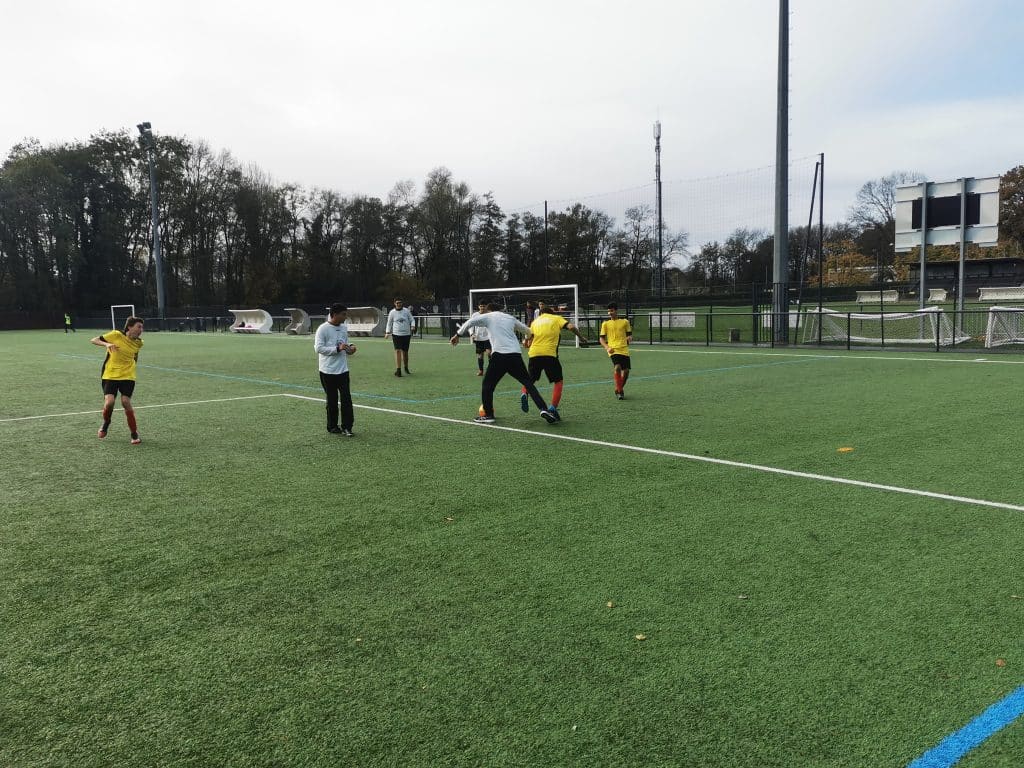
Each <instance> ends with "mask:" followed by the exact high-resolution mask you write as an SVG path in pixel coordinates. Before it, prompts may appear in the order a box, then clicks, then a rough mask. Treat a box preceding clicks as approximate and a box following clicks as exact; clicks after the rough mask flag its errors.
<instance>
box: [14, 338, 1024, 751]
mask: <svg viewBox="0 0 1024 768" xmlns="http://www.w3.org/2000/svg"><path fill="white" fill-rule="evenodd" d="M95 333H96V331H88V330H82V331H80V332H79V333H77V334H75V335H65V334H63V333H60V332H52V331H47V332H43V331H40V332H18V333H12V332H7V333H0V344H2V348H3V351H4V354H3V359H4V363H3V365H2V367H0V386H2V387H3V390H4V397H3V400H2V401H0V466H2V468H3V469H2V470H0V472H2V478H3V482H2V487H3V499H4V503H3V514H2V515H0V627H2V629H0V638H2V647H3V653H2V655H0V765H3V766H37V765H38V766H51V765H52V766H76V768H77V767H80V766H121V765H132V766H134V765H140V766H143V765H144V766H150V765H153V766H156V765H160V766H208V765H209V766H750V767H752V768H753V767H758V768H762V767H765V766H780V767H781V766H858V767H860V766H906V765H910V764H911V763H912V762H913V761H915V760H916V759H918V758H920V757H921V756H922V755H926V754H928V753H929V751H930V750H934V748H935V747H936V746H937V745H939V744H940V743H941V742H942V741H943V739H946V738H947V737H949V736H950V735H951V734H955V733H956V732H957V731H959V730H960V729H961V728H963V727H964V726H965V725H967V724H968V723H971V722H972V721H973V720H975V718H977V717H978V716H979V715H981V714H982V713H983V712H985V711H986V710H987V709H988V708H989V707H991V706H992V705H994V704H997V703H998V702H1001V701H1004V700H1006V699H1007V697H1012V696H1013V695H1014V693H1015V692H1017V691H1018V690H1019V689H1020V688H1021V686H1022V685H1024V647H1022V642H1024V641H1022V639H1021V638H1022V632H1021V630H1022V625H1024V621H1022V619H1024V576H1022V572H1021V564H1020V553H1021V551H1022V549H1024V526H1022V524H1021V523H1022V515H1024V475H1022V473H1021V458H1022V451H1021V444H1022V440H1021V435H1022V425H1024V396H1022V391H1024V388H1022V386H1021V382H1022V378H1024V357H1022V356H1020V355H1012V354H1011V355H1006V354H1003V355H998V356H990V357H988V358H986V360H984V361H981V360H978V358H979V357H982V355H976V354H971V355H969V356H968V355H960V354H955V353H942V354H928V353H907V352H898V351H897V352H893V351H888V352H870V351H860V352H854V353H845V352H841V351H840V352H832V351H826V352H822V351H820V350H816V349H800V348H790V349H776V350H767V349H752V348H749V347H736V346H733V347H729V348H715V347H712V348H710V349H705V348H683V349H680V348H673V349H669V348H659V347H653V348H652V347H647V346H637V347H635V348H634V351H633V360H634V371H633V376H632V377H631V379H630V381H629V384H628V385H627V388H626V395H627V399H626V400H624V401H621V402H620V401H617V400H615V399H614V397H613V396H612V386H611V382H610V366H609V364H608V361H607V358H606V356H605V355H604V353H603V351H602V350H601V349H600V348H599V347H597V348H592V349H584V350H576V349H573V348H568V349H563V352H562V360H563V364H564V366H565V371H566V382H567V384H566V387H565V394H564V397H563V402H562V407H561V413H562V418H563V421H562V422H561V423H560V424H557V425H553V426H548V425H546V424H545V423H544V422H543V421H542V420H541V419H540V418H539V417H538V415H537V413H536V410H534V409H533V408H532V407H531V411H530V413H529V414H523V413H522V412H521V411H520V410H519V399H518V386H517V385H514V384H513V383H512V382H511V381H510V380H509V379H507V378H506V379H505V380H504V381H503V382H502V385H501V386H500V387H499V390H498V394H497V396H496V399H495V404H496V410H497V416H498V423H497V425H496V428H495V427H487V426H480V425H474V424H472V423H470V421H469V420H470V419H471V418H472V417H473V416H474V415H475V414H476V409H477V406H478V404H479V386H480V379H479V378H477V377H476V376H475V375H474V373H475V358H474V356H473V353H472V350H471V345H468V344H466V345H460V346H459V347H458V348H457V349H454V350H452V349H450V348H449V347H448V346H446V345H444V344H442V343H440V342H428V341H421V342H417V341H414V342H413V345H412V352H411V368H412V371H413V375H412V376H408V377H402V378H400V379H398V378H395V377H394V376H393V375H392V374H393V370H394V357H393V352H392V350H391V347H390V342H386V341H384V340H381V339H362V340H357V341H356V343H357V344H358V345H359V347H360V349H359V352H358V353H357V354H356V355H355V356H354V357H353V358H352V360H351V366H352V388H353V391H354V393H355V394H354V400H355V403H356V424H355V433H356V437H355V438H345V437H342V436H336V435H328V434H327V433H326V431H325V429H324V412H323V405H322V402H321V399H320V398H321V393H320V389H319V383H318V379H317V374H316V357H315V354H314V353H313V350H312V338H311V337H284V336H280V335H274V336H269V337H259V336H236V335H230V334H190V333H148V334H146V335H145V336H144V337H143V338H144V341H145V347H144V348H143V350H142V353H141V355H140V369H139V383H138V388H137V389H136V393H135V397H134V402H135V405H136V408H137V409H138V417H139V429H140V432H141V434H142V438H143V443H142V445H140V446H130V445H129V444H128V433H127V428H126V426H125V424H124V417H123V413H122V412H121V410H120V407H118V410H117V412H116V413H115V417H114V422H113V426H112V428H111V431H110V435H109V436H108V437H107V438H106V440H103V441H100V440H98V439H97V437H96V429H97V427H98V426H99V413H98V412H99V405H100V402H101V399H102V398H101V394H100V389H99V368H100V363H101V360H102V356H103V351H102V350H101V349H99V348H97V347H93V346H91V345H90V344H89V343H88V339H89V337H90V336H92V335H94V334H95ZM541 391H542V393H543V394H545V396H548V395H549V393H550V386H547V385H543V386H542V387H541ZM307 398H312V399H307ZM840 449H852V450H845V451H843V450H840ZM785 472H789V473H791V474H785ZM843 481H850V482H843ZM851 482H852V483H853V484H851ZM927 494H934V495H927ZM951 497H955V498H951ZM640 638H642V639H640ZM919 764H921V763H919ZM951 764H952V763H951V762H949V761H948V760H947V761H946V762H934V763H929V765H933V766H940V765H951ZM956 764H957V765H958V766H972V767H975V768H977V767H980V766H986V767H987V766H1020V765H1022V764H1024V720H1015V721H1013V722H1011V723H1010V724H1009V725H1008V726H1007V727H1005V728H1002V729H998V730H994V731H993V732H992V733H991V735H990V737H988V738H985V739H983V740H981V743H980V745H979V746H977V747H976V748H975V749H973V750H971V751H969V752H968V753H967V754H966V756H965V757H963V758H962V759H960V760H959V761H958V762H956ZM921 765H923V764H921Z"/></svg>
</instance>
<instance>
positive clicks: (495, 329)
mask: <svg viewBox="0 0 1024 768" xmlns="http://www.w3.org/2000/svg"><path fill="white" fill-rule="evenodd" d="M480 327H483V328H486V329H487V330H488V332H489V333H490V336H491V352H492V353H495V352H496V353H498V354H499V355H507V354H521V352H520V349H519V339H518V338H516V331H519V332H520V333H524V334H526V335H527V336H529V335H530V328H529V326H527V325H525V324H524V323H522V322H520V321H519V320H516V319H515V318H514V317H512V315H506V314H505V313H504V312H487V313H485V314H483V315H481V314H477V315H476V316H474V317H471V318H469V320H467V321H466V322H464V323H463V324H462V325H461V326H460V327H459V330H458V333H459V334H460V335H461V334H464V333H465V332H466V331H467V330H469V329H470V328H480Z"/></svg>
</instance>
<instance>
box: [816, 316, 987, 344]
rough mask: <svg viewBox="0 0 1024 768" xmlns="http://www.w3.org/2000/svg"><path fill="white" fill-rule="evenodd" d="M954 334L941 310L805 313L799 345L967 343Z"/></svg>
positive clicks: (959, 334)
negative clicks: (823, 343)
mask: <svg viewBox="0 0 1024 768" xmlns="http://www.w3.org/2000/svg"><path fill="white" fill-rule="evenodd" d="M970 338H971V337H970V336H967V335H966V334H964V333H963V332H957V331H956V329H954V328H953V323H952V322H950V319H949V316H948V315H946V313H945V312H943V311H942V308H941V307H925V308H924V309H919V310H916V311H914V312H870V313H867V312H837V311H836V310H834V309H827V308H824V307H823V308H821V309H820V310H819V309H817V308H814V309H808V310H807V311H806V312H805V313H804V331H803V338H802V342H803V343H804V344H816V343H817V342H818V340H819V339H820V340H821V341H822V342H836V341H838V342H845V343H855V344H878V345H883V346H884V345H886V344H921V345H935V344H939V345H940V346H944V347H947V346H950V345H952V344H962V343H963V342H965V341H970Z"/></svg>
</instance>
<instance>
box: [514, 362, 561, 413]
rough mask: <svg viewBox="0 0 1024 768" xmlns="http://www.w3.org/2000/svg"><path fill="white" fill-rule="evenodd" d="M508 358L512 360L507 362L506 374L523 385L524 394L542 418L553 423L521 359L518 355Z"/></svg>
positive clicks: (546, 405) (545, 404) (546, 406)
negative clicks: (531, 401)
mask: <svg viewBox="0 0 1024 768" xmlns="http://www.w3.org/2000/svg"><path fill="white" fill-rule="evenodd" d="M509 357H510V358H514V359H511V360H509V364H508V372H509V373H510V374H511V375H512V376H513V378H515V379H516V381H518V382H519V383H520V384H522V385H523V387H524V388H525V389H526V394H528V395H529V396H530V399H531V400H533V404H534V405H536V406H537V409H538V410H539V411H540V415H541V416H542V417H544V420H545V421H548V420H549V419H550V420H551V421H554V420H555V418H554V417H552V416H551V414H550V413H548V404H547V403H546V402H544V398H543V397H542V396H541V394H540V391H539V390H538V389H537V385H536V384H534V383H533V381H532V380H531V379H530V372H529V371H527V370H526V365H525V364H524V363H523V358H522V357H521V356H519V355H509ZM517 363H518V365H517ZM545 414H546V415H545Z"/></svg>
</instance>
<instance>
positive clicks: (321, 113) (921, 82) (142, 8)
mask: <svg viewBox="0 0 1024 768" xmlns="http://www.w3.org/2000/svg"><path fill="white" fill-rule="evenodd" d="M790 6H791V8H790V10H791V16H790V19H791V25H790V26H791V39H790V43H791V62H792V63H791V80H790V89H791V96H790V103H791V115H790V154H791V157H792V158H801V157H809V156H812V155H816V154H817V153H818V152H824V153H825V158H826V169H827V177H826V199H825V215H826V219H828V220H836V219H842V218H843V217H845V215H846V213H847V210H848V208H849V205H850V203H851V202H852V199H853V195H854V193H855V192H856V190H857V188H859V187H860V185H861V184H862V183H863V182H864V181H866V180H868V179H871V178H876V177H879V176H882V175H885V174H887V173H890V172H892V171H894V170H910V171H918V172H921V173H924V174H926V175H927V176H928V177H929V179H932V180H936V181H942V180H948V179H954V178H958V177H959V176H963V175H967V176H988V175H996V174H999V173H1002V172H1003V171H1005V170H1007V169H1009V168H1011V167H1014V166H1016V165H1020V164H1022V163H1024V140H1022V139H1024V98H1022V97H1024V86H1022V82H1024V78H1022V71H1024V67H1022V58H1024V57H1022V55H1021V45H1022V41H1024V0H791V1H790ZM0 18H2V21H0V70H2V71H3V72H4V76H3V93H4V108H3V109H2V110H0V154H2V155H6V153H7V151H8V150H9V149H10V147H11V146H12V145H14V144H15V143H16V142H18V141H20V140H22V139H23V138H25V137H36V138H38V139H39V140H41V141H42V142H43V143H44V144H49V143H54V142H64V141H71V140H76V139H82V140H84V139H87V138H88V137H89V136H90V135H91V134H93V133H95V132H98V131H100V130H104V129H110V130H117V129H121V128H132V129H133V130H134V126H135V124H136V123H138V122H140V121H143V120H148V121H150V122H152V124H153V130H154V132H156V133H158V134H174V135H183V136H188V137H190V138H192V139H196V140H203V141H206V142H207V143H208V144H209V145H210V146H211V147H212V148H213V149H214V150H221V149H227V150H230V152H231V153H232V154H233V155H234V156H235V157H236V158H238V159H239V160H240V161H242V162H243V163H245V164H250V163H251V164H255V165H257V166H259V167H260V168H261V169H262V170H263V171H265V172H266V173H268V174H269V175H270V176H271V177H272V178H273V179H274V180H276V181H278V182H296V183H298V184H301V185H303V186H306V187H314V186H316V187H326V188H331V189H336V190H339V191H341V192H343V193H346V194H355V193H360V194H366V195H373V196H381V197H383V196H385V195H386V194H387V192H388V191H389V190H390V189H391V188H392V187H393V186H394V184H395V183H396V182H397V181H400V180H404V179H411V180H413V181H414V182H416V183H417V184H418V185H421V184H422V181H423V179H424V178H425V177H426V175H427V173H428V172H429V171H430V170H431V169H433V168H435V167H438V166H445V167H447V168H449V169H451V171H452V173H453V174H454V176H455V178H456V179H457V180H462V181H465V182H467V183H468V184H469V186H470V187H471V188H472V189H473V191H475V192H477V193H483V192H487V191H493V192H494V194H495V197H496V200H497V202H498V204H499V205H501V206H502V208H503V209H505V210H506V211H509V210H514V209H516V208H521V207H525V206H527V205H529V204H532V203H536V202H537V201H541V200H545V199H548V200H559V199H571V198H582V197H586V196H590V195H599V194H602V193H606V192H610V191H614V190H621V189H626V188H632V187H637V186H639V185H644V184H648V183H649V182H651V181H653V178H654V142H653V138H652V124H653V123H654V121H655V120H659V119H660V121H661V123H662V131H663V134H662V178H663V179H664V180H665V181H666V182H671V181H673V180H689V179H695V178H699V177H708V176H712V177H715V176H720V175H726V174H735V173H737V172H739V171H744V170H746V169H751V168H757V167H763V166H770V165H772V164H773V163H774V161H775V150H774V146H775V105H776V59H777V27H778V3H777V1H776V0H702V1H701V2H697V1H696V0H632V1H631V2H628V3H627V2H623V1H621V0H620V1H619V2H605V1H604V0H546V1H545V2H540V1H539V0H519V2H507V0H506V1H503V2H498V1H497V0H464V1H463V0H376V2H369V1H368V0H359V1H358V2H355V1H354V0H336V1H335V2H326V1H323V2H321V1H319V0H291V2H281V1H280V0H277V1H276V2H266V0H247V1H246V2H225V1H224V0H205V1H203V2H196V1H195V0H176V1H175V2H167V3H150V2H139V1H138V0H133V1H132V2H126V1H122V0H95V2H81V0H74V1H70V0H36V2H22V3H17V4H15V3H14V2H11V3H9V4H8V7H7V8H5V9H4V11H3V14H2V17H0ZM807 167H808V164H806V163H805V164H804V172H805V171H806V168H807ZM813 167H814V161H813V160H811V161H809V168H810V169H811V172H812V173H813ZM804 176H806V173H804ZM741 178H742V177H741ZM801 178H803V177H801ZM801 184H803V182H802V181H801ZM758 194H769V195H770V189H768V190H767V192H765V191H763V190H761V189H759V190H758ZM716 205H717V203H716ZM794 208H795V209H796V210H792V211H791V223H798V222H799V220H800V219H801V218H806V215H807V214H806V212H805V210H804V209H803V208H801V207H799V206H797V205H796V203H794Z"/></svg>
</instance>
